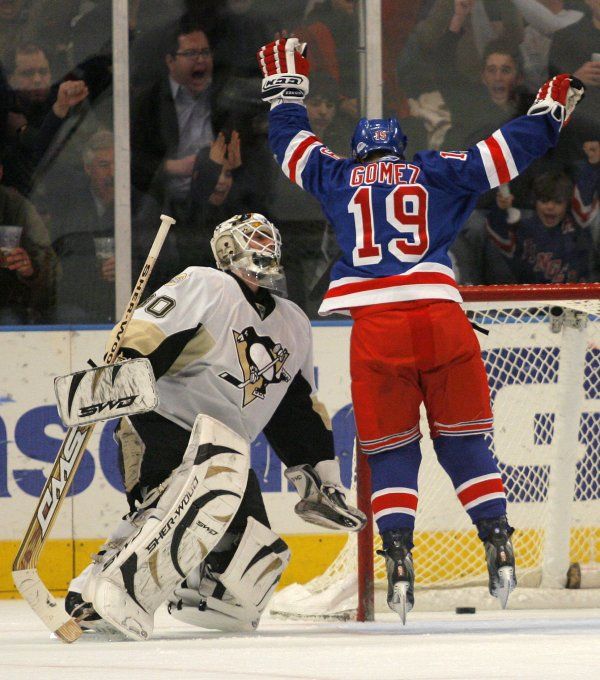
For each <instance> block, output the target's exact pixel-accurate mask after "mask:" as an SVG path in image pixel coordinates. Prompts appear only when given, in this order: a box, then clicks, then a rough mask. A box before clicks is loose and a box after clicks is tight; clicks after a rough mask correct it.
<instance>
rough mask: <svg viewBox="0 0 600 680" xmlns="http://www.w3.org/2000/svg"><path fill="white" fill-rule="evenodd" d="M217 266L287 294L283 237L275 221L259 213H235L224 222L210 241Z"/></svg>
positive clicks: (250, 281)
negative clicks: (272, 221)
mask: <svg viewBox="0 0 600 680" xmlns="http://www.w3.org/2000/svg"><path fill="white" fill-rule="evenodd" d="M210 247H211V248H212V251H213V255H214V257H215V261H216V263H217V267H218V268H219V269H222V270H223V271H232V272H235V273H236V274H237V275H238V276H240V278H241V279H243V280H244V281H247V282H248V283H254V284H256V285H258V286H260V287H261V288H268V289H269V290H272V291H273V292H274V293H279V294H280V295H285V294H286V281H285V274H284V272H283V267H282V266H281V236H280V235H279V231H278V230H277V227H275V225H274V224H271V222H269V220H268V219H267V218H266V217H264V216H263V215H260V214H259V213H246V214H245V215H235V216H234V217H232V218H230V219H228V220H227V221H225V222H221V224H219V225H218V226H217V228H216V229H215V233H214V234H213V237H212V239H211V241H210Z"/></svg>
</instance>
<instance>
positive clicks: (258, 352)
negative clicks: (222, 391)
mask: <svg viewBox="0 0 600 680" xmlns="http://www.w3.org/2000/svg"><path fill="white" fill-rule="evenodd" d="M232 333H233V339H234V341H235V348H236V351H237V355H238V361H239V362H240V368H241V369H242V379H241V380H240V379H238V378H236V377H235V376H234V375H231V373H228V372H227V371H224V372H223V373H219V378H222V379H223V380H226V381H227V382H228V383H230V384H231V385H234V386H235V387H237V388H238V389H239V390H242V394H243V398H242V407H244V406H248V404H250V403H252V402H253V401H254V400H255V399H264V398H265V394H266V392H267V387H268V386H269V385H271V384H274V383H280V382H289V381H290V374H289V373H288V372H287V371H286V370H285V369H284V368H283V366H284V364H285V362H286V361H287V359H288V357H289V356H290V353H289V352H288V351H287V349H285V347H282V346H281V345H280V344H279V343H276V342H274V341H273V340H272V339H271V338H269V337H268V336H263V335H258V333H257V332H256V331H255V330H254V328H253V327H252V326H248V328H244V330H243V331H242V332H241V333H240V332H238V331H236V330H233V329H232Z"/></svg>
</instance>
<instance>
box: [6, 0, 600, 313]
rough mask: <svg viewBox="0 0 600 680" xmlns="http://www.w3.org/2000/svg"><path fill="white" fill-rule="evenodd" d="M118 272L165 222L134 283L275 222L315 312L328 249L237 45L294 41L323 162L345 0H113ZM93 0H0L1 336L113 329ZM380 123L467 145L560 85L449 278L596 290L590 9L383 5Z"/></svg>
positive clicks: (351, 16)
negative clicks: (123, 34) (537, 135)
mask: <svg viewBox="0 0 600 680" xmlns="http://www.w3.org/2000/svg"><path fill="white" fill-rule="evenodd" d="M128 4H129V27H128V28H129V45H130V50H129V63H130V97H131V101H130V111H131V117H130V127H131V186H132V193H131V209H132V244H133V247H132V254H131V256H132V271H133V273H134V276H136V275H137V270H138V269H139V266H140V265H141V263H142V262H143V260H144V258H145V255H146V252H147V249H148V246H149V243H150V241H151V239H152V234H153V232H154V231H155V229H156V227H157V225H158V222H159V216H160V214H161V212H164V213H167V214H170V215H172V216H173V217H175V219H176V220H177V223H176V225H175V226H174V228H173V229H172V232H171V233H170V235H169V237H168V240H167V243H166V244H165V247H164V249H163V252H162V253H161V257H160V259H159V263H158V266H157V268H156V270H155V272H154V274H153V278H152V282H151V285H152V286H156V285H159V284H160V283H163V282H166V281H167V280H168V279H169V278H171V277H172V276H174V275H175V274H177V273H178V272H180V271H181V270H182V269H183V268H185V267H187V266H190V265H201V266H213V260H212V255H211V251H210V245H209V241H210V237H211V235H212V232H213V229H214V227H215V225H216V224H217V223H218V222H220V221H222V220H223V219H226V218H228V217H230V216H231V215H232V214H235V213H241V212H246V211H257V212H262V213H264V214H265V215H267V216H268V217H269V218H271V219H272V220H273V221H274V222H275V223H276V224H277V225H278V226H279V228H280V230H281V232H282V236H283V241H284V251H283V252H284V266H285V269H286V272H287V278H288V289H289V296H290V297H291V299H293V300H294V301H295V302H297V303H298V304H299V305H300V306H301V307H302V308H303V309H305V311H307V313H308V314H309V315H311V316H315V315H316V310H317V308H318V305H319V301H320V296H321V294H322V292H323V291H324V289H325V282H326V280H327V275H328V269H329V266H330V265H331V263H332V261H333V260H334V258H335V257H336V255H337V253H336V249H335V245H334V242H333V239H332V238H331V229H330V227H329V225H327V224H326V222H325V220H324V217H323V215H322V213H321V211H320V209H319V207H318V205H317V204H316V202H315V201H314V200H313V199H312V198H311V197H310V196H309V195H307V194H305V193H303V192H302V191H301V190H300V189H298V188H297V187H295V186H294V185H292V184H291V183H290V182H289V181H288V180H287V179H286V178H285V177H284V175H283V174H282V173H281V172H280V171H279V170H278V168H277V167H276V165H275V163H274V161H273V159H272V157H271V154H270V151H269V148H268V144H267V118H266V110H265V106H264V105H263V103H262V102H261V100H260V96H259V95H260V92H259V90H260V76H259V72H258V69H257V67H256V61H255V52H256V49H257V48H258V47H259V46H260V45H261V44H264V43H265V42H268V41H269V40H271V39H273V38H274V37H275V36H277V35H286V34H287V35H296V36H298V37H300V38H301V39H302V40H306V41H307V42H308V44H309V59H310V61H311V88H310V94H309V97H308V98H307V101H306V104H307V109H308V113H309V117H310V120H311V123H312V125H313V129H314V131H315V133H316V134H317V135H318V136H319V137H320V138H322V139H323V141H324V142H325V143H326V144H327V145H328V146H329V147H330V148H331V149H332V150H333V151H334V152H335V153H337V154H338V155H341V156H345V155H347V154H348V152H349V138H350V135H351V132H352V129H353V127H354V124H355V123H356V121H357V119H358V118H359V117H360V114H361V111H360V82H359V76H360V68H359V54H360V49H359V23H360V22H359V16H358V3H357V2H356V1H355V0H287V1H286V2H285V3H282V2H279V1H277V0H171V1H170V2H165V1H164V0H129V3H128ZM111 7H112V3H111V0H62V1H61V2H60V3H57V2H55V1H53V0H0V62H1V68H0V177H1V181H0V231H1V229H2V226H15V225H17V226H20V227H22V231H21V238H20V242H19V244H18V247H17V248H15V249H13V251H12V252H10V253H8V251H7V254H6V255H3V256H0V257H1V258H2V259H0V323H1V324H22V323H46V324H48V323H85V324H89V323H109V322H111V321H114V314H115V312H114V281H115V253H114V237H115V229H116V228H118V225H115V221H114V137H113V134H112V126H113V87H112V58H113V57H112V17H111ZM381 11H382V59H383V62H382V72H383V95H384V97H383V100H384V112H383V113H384V115H386V116H391V115H394V116H397V117H399V118H400V120H401V124H402V126H403V128H404V129H405V131H406V132H407V134H408V137H409V147H408V149H407V156H408V157H409V158H410V156H411V155H412V154H413V153H414V152H416V151H418V150H420V149H423V148H434V149H439V150H448V151H456V150H464V149H466V148H468V147H469V146H471V145H472V144H474V143H476V142H477V141H479V140H480V139H482V138H484V137H486V136H487V135H489V134H490V133H491V132H493V131H494V130H495V129H496V128H497V127H499V126H500V125H502V124H503V123H505V122H506V121H508V120H510V119H511V118H513V117H515V116H518V115H520V114H522V113H524V112H525V111H526V110H527V108H528V106H529V105H530V103H531V101H532V99H533V96H534V94H535V92H536V91H537V89H538V87H539V86H540V85H541V84H542V82H543V81H544V80H545V79H546V78H547V77H548V76H552V75H554V74H557V73H562V72H570V73H573V74H574V75H576V76H577V77H578V78H580V79H581V80H582V81H583V82H584V83H585V85H586V86H587V92H586V97H585V100H584V101H583V102H582V104H581V105H580V106H579V107H578V109H577V116H576V117H575V118H574V120H573V122H572V124H571V125H569V126H568V127H567V128H566V129H565V131H564V133H563V135H562V136H561V141H560V143H559V146H558V147H557V149H555V150H554V151H553V152H551V153H550V154H548V155H547V156H546V157H545V158H543V159H542V160H540V161H538V162H536V163H534V164H533V165H532V166H531V167H530V168H529V170H528V171H527V172H526V173H524V175H523V176H521V177H519V178H517V179H516V180H514V181H513V182H511V184H510V186H508V185H507V186H503V187H501V188H500V189H499V190H498V191H494V192H490V193H489V194H488V195H485V196H483V197H482V199H481V201H480V202H479V204H478V208H477V210H476V211H475V212H474V213H473V216H472V217H471V218H470V219H469V221H468V222H467V224H466V225H465V227H464V229H463V230H462V232H461V234H460V236H459V238H458V240H457V242H456V245H455V247H454V249H453V253H452V254H453V257H454V261H455V264H456V274H457V277H458V280H459V282H460V283H463V284H492V283H508V282H517V283H529V282H535V283H544V282H581V281H597V280H600V279H599V278H598V277H599V276H600V256H599V253H600V207H599V193H600V191H599V187H600V0H578V1H577V2H569V1H568V0H564V1H563V0H381Z"/></svg>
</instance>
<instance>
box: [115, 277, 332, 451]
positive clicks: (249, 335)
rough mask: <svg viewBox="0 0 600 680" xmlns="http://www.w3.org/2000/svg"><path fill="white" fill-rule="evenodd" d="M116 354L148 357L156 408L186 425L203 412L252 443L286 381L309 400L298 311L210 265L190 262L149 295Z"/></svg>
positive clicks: (308, 345) (304, 324)
mask: <svg viewBox="0 0 600 680" xmlns="http://www.w3.org/2000/svg"><path fill="white" fill-rule="evenodd" d="M123 353H124V354H125V356H130V357H131V356H145V357H148V358H149V359H150V361H151V363H152V366H153V369H154V373H155V377H156V378H157V389H158V396H159V405H158V407H157V408H156V409H155V410H156V412H157V413H158V414H160V415H162V416H163V417H165V418H167V419H168V420H170V421H172V422H174V423H176V424H177V425H179V426H181V427H183V428H185V429H187V430H191V429H192V426H193V424H194V420H195V418H196V416H197V415H198V414H199V413H205V414H206V413H208V414H210V415H211V416H212V417H213V418H216V419H218V420H220V421H221V422H223V423H224V424H225V425H227V426H229V427H230V428H231V429H233V430H234V431H235V432H237V433H238V434H240V435H241V436H243V437H245V438H247V439H248V441H250V442H251V441H253V440H254V439H255V437H256V436H257V435H258V434H259V433H260V432H261V431H262V430H263V429H264V428H265V426H266V425H267V424H268V423H269V421H270V420H271V418H272V416H273V414H274V413H275V411H276V409H278V407H279V406H280V404H281V402H282V400H283V399H284V397H285V396H286V393H288V390H290V387H291V386H292V385H294V384H296V386H297V385H298V382H299V381H300V382H301V383H302V387H300V388H298V389H296V390H295V391H300V392H301V393H302V395H303V399H304V401H305V402H306V401H308V400H309V397H310V399H314V398H315V383H314V370H313V358H312V340H311V327H310V322H309V320H308V318H307V317H306V315H305V314H304V312H302V311H301V310H300V308H299V307H297V306H296V305H295V304H294V303H293V302H290V301H289V300H285V299H282V298H279V297H273V296H271V295H270V294H269V293H268V292H267V291H265V290H264V289H259V291H258V293H257V294H256V295H254V294H253V293H252V292H251V291H250V290H249V289H248V288H247V287H246V286H245V285H244V284H243V283H242V282H241V281H239V280H238V279H237V278H236V277H235V276H233V275H231V274H226V273H224V272H221V271H218V270H216V269H210V268H207V267H189V268H188V269H186V270H185V271H184V272H182V273H181V274H179V275H178V276H176V277H175V278H174V279H172V280H171V281H169V282H168V283H167V284H165V285H164V286H162V287H161V288H160V289H158V290H157V291H156V292H155V293H154V294H153V295H152V296H151V297H150V298H148V299H147V300H146V301H145V303H144V304H143V305H142V306H141V307H140V308H138V309H137V310H136V312H135V314H134V316H133V319H132V321H131V323H130V325H129V327H128V329H127V333H126V336H125V340H124V343H123ZM291 391H294V390H291ZM314 410H315V411H317V410H318V407H316V408H315V409H314ZM321 426H322V423H321Z"/></svg>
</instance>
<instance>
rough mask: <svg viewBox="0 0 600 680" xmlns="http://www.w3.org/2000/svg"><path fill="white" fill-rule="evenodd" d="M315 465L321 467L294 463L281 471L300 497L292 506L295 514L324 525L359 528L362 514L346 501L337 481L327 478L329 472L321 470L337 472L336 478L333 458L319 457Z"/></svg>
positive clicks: (336, 467)
mask: <svg viewBox="0 0 600 680" xmlns="http://www.w3.org/2000/svg"><path fill="white" fill-rule="evenodd" d="M316 467H317V469H318V468H321V469H320V470H317V469H315V468H313V467H312V466H311V465H296V466H294V467H289V468H288V469H287V470H286V471H285V476H286V477H287V478H288V479H289V480H290V482H292V484H293V485H294V486H295V487H296V490H297V491H298V493H299V494H300V496H301V498H302V500H300V501H299V502H298V503H297V504H296V507H295V508H294V510H295V512H296V514H297V515H299V516H300V517H302V519H303V520H305V521H306V522H310V523H311V524H317V525H318V526H322V527H326V528H327V529H338V530H342V531H360V530H361V529H362V528H363V527H364V526H365V524H366V522H367V518H366V516H365V514H364V513H363V512H361V511H360V510H359V509H358V508H353V507H352V506H349V505H348V504H347V503H346V497H345V494H344V487H343V486H342V484H341V482H338V481H337V480H333V479H331V477H333V475H329V476H326V475H325V474H324V471H329V472H332V473H334V474H335V472H337V477H338V478H339V466H338V465H337V461H329V460H327V461H322V462H320V463H317V466H316ZM329 468H331V470H329ZM319 473H321V474H319Z"/></svg>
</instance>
